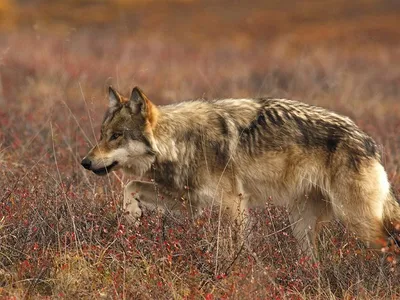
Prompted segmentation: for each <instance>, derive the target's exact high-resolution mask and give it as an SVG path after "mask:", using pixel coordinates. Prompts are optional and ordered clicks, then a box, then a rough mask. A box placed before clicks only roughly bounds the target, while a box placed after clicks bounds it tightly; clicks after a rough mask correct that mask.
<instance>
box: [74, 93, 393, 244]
mask: <svg viewBox="0 0 400 300" xmlns="http://www.w3.org/2000/svg"><path fill="white" fill-rule="evenodd" d="M81 164H82V166H83V167H84V168H86V169H88V170H91V171H92V172H94V173H95V174H97V175H106V174H108V173H110V172H111V171H114V170H118V169H122V170H123V171H124V172H125V173H128V174H132V175H135V176H137V177H139V178H151V181H150V182H145V181H140V180H138V181H132V182H130V183H129V184H128V185H127V186H126V187H125V190H124V209H125V210H126V212H127V214H128V216H127V217H128V220H130V221H132V222H134V221H135V220H137V219H138V218H140V217H141V216H142V214H143V209H144V208H152V209H153V208H156V209H160V210H162V211H164V212H165V211H177V212H179V211H181V210H182V208H183V207H184V208H185V209H188V210H189V211H190V213H191V214H192V216H196V215H198V214H200V213H201V212H202V211H203V210H204V209H205V208H207V207H210V206H211V205H219V206H220V208H221V209H223V211H224V212H227V214H228V215H229V216H230V217H231V218H232V220H235V222H236V223H237V224H239V225H240V227H241V228H242V227H244V226H243V224H248V223H249V218H250V216H249V208H252V207H257V206H263V205H265V203H266V202H267V201H269V199H272V201H273V203H275V204H277V205H285V206H287V207H288V211H289V219H290V222H291V226H292V230H293V234H294V236H295V237H296V238H297V240H298V241H299V244H300V247H301V249H303V250H304V251H309V250H310V249H315V248H316V240H317V237H318V234H319V231H320V229H321V227H322V225H323V224H324V223H325V222H328V221H330V220H332V219H333V218H335V219H339V220H340V221H341V222H343V224H345V225H346V226H347V227H348V228H349V229H350V230H351V231H353V232H354V233H355V234H356V235H358V237H359V238H361V239H362V240H363V241H364V242H365V244H366V245H367V247H371V248H375V249H381V248H382V247H386V246H387V243H388V241H389V240H396V237H395V236H394V233H395V231H396V230H395V229H396V228H397V227H398V223H399V221H400V206H399V204H398V202H397V200H396V198H395V197H394V194H393V192H392V189H391V186H390V184H389V182H388V178H387V174H386V172H385V170H384V168H383V166H382V164H381V160H380V154H379V149H378V147H377V144H376V143H375V142H374V140H373V139H372V138H371V137H370V136H368V135H367V134H366V133H364V132H363V131H362V130H360V129H359V128H358V127H357V126H356V124H355V123H354V122H353V121H352V120H351V119H349V118H348V117H345V116H342V115H339V114H337V113H335V112H331V111H328V110H326V109H324V108H320V107H316V106H312V105H308V104H305V103H302V102H298V101H293V100H286V99H275V98H257V99H223V100H213V101H204V100H194V101H186V102H181V103H176V104H170V105H164V106H156V105H155V104H154V103H153V102H152V101H150V100H149V98H148V97H147V96H146V95H145V94H144V93H143V91H142V90H141V89H139V88H138V87H135V88H134V89H133V90H132V92H131V95H130V97H129V98H127V97H124V96H123V95H121V94H120V93H119V92H118V91H116V90H115V89H113V88H112V87H110V88H109V107H108V109H107V112H106V114H105V117H104V120H103V123H102V126H101V137H100V140H99V141H98V143H97V144H96V145H95V146H94V147H93V148H92V149H91V150H90V151H89V153H88V154H87V155H86V157H84V159H83V160H82V162H81ZM159 194H162V197H160V196H159ZM241 230H242V229H241ZM391 243H392V245H393V242H391Z"/></svg>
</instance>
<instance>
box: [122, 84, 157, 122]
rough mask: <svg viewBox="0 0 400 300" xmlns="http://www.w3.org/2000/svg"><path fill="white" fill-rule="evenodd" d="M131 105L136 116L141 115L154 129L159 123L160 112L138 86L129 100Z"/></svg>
mask: <svg viewBox="0 0 400 300" xmlns="http://www.w3.org/2000/svg"><path fill="white" fill-rule="evenodd" d="M129 105H130V107H131V109H132V112H133V113H134V114H138V113H141V114H142V115H143V117H144V118H145V119H146V120H147V121H149V123H150V125H151V126H152V127H154V126H155V124H156V122H157V116H158V110H157V108H156V106H155V105H154V104H153V103H151V101H150V100H149V98H147V96H146V95H145V94H144V93H143V92H142V90H141V89H139V88H138V87H137V86H136V87H134V88H133V90H132V93H131V97H130V99H129Z"/></svg>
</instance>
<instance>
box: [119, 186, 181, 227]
mask: <svg viewBox="0 0 400 300" xmlns="http://www.w3.org/2000/svg"><path fill="white" fill-rule="evenodd" d="M186 194H187V192H184V193H182V192H179V191H170V190H168V189H167V188H165V187H162V186H159V185H156V184H155V183H152V182H142V181H141V182H138V181H131V182H129V183H128V184H127V185H126V187H125V190H124V210H125V212H126V217H127V220H128V221H129V222H132V223H135V222H137V221H138V219H139V218H140V217H141V216H142V214H143V209H148V210H157V211H159V212H161V213H179V212H180V211H182V209H184V208H185V201H186V200H185V198H188V197H187V195H186Z"/></svg>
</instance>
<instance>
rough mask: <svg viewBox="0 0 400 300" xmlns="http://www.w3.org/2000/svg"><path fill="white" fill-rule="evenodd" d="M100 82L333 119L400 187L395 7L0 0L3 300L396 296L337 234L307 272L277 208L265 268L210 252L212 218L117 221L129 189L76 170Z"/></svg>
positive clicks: (327, 1) (166, 97)
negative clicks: (250, 100) (284, 107)
mask: <svg viewBox="0 0 400 300" xmlns="http://www.w3.org/2000/svg"><path fill="white" fill-rule="evenodd" d="M109 85H112V86H114V87H115V88H117V89H118V90H120V91H121V92H122V93H123V94H125V95H127V94H128V93H129V92H130V90H131V89H132V87H134V86H136V85H137V86H140V87H141V88H142V89H143V90H144V92H145V93H146V94H147V95H148V96H149V98H150V99H152V100H153V102H154V103H156V104H165V103H171V102H178V101H182V100H187V99H194V98H204V99H213V98H223V97H233V98H240V97H260V96H275V97H280V98H291V99H296V100H301V101H304V102H307V103H310V104H316V105H319V106H323V107H326V108H329V109H332V110H334V111H337V112H339V113H342V114H345V115H348V116H350V117H351V118H353V119H354V120H355V122H356V123H357V124H358V125H359V126H360V127H361V128H362V129H363V130H364V131H366V132H367V133H368V134H370V135H371V136H372V137H373V138H374V139H375V140H376V141H377V142H378V144H379V147H380V150H381V154H382V163H383V165H384V166H385V169H386V170H387V172H388V175H389V179H390V181H391V182H392V183H393V187H394V190H395V191H396V192H397V191H398V189H399V188H400V155H399V152H400V151H399V149H400V148H399V146H400V135H399V132H400V1H398V0H381V1H378V0H352V1H345V0H307V1H289V0H270V1H261V0H253V1H238V0H232V1H227V0H201V1H200V0H181V1H178V0H176V1H173V0H171V1H169V0H164V1H161V0H160V1H157V0H153V1H145V0H132V1H129V0H115V1H111V0H82V1H77V0H71V1H62V0H51V1H50V0H49V1H44V0H31V1H29V0H0V178H1V180H0V190H1V191H2V193H3V196H1V195H0V197H2V198H0V297H2V296H5V297H7V296H8V297H11V296H16V295H17V298H26V296H27V295H29V294H31V295H42V296H43V295H47V296H48V295H52V296H53V297H55V298H57V297H60V298H62V296H63V295H64V296H65V297H66V298H69V299H74V298H75V299H78V298H81V297H83V296H88V295H97V296H99V295H103V296H104V295H105V298H107V297H111V296H112V295H114V297H116V298H118V297H120V298H124V297H125V296H127V298H129V297H130V298H131V299H135V298H136V299H139V298H140V299H142V298H143V299H151V298H159V299H161V298H163V297H164V298H169V299H172V298H179V297H182V298H184V297H189V298H190V295H192V298H196V297H197V298H200V296H199V295H201V296H202V298H205V299H212V298H210V297H208V296H207V293H210V294H213V295H215V297H216V298H224V297H225V299H227V298H229V297H234V296H236V297H237V298H238V299H245V298H248V297H249V295H252V298H253V299H255V298H257V297H259V298H265V299H277V297H280V298H281V299H283V298H286V296H285V295H294V296H293V297H294V298H293V299H303V298H304V299H307V298H309V299H328V298H329V299H337V298H345V299H353V298H357V297H361V298H363V299H376V298H378V297H379V298H393V297H396V295H397V296H398V295H400V289H399V286H398V282H399V280H400V279H399V278H400V273H399V272H398V270H397V268H396V269H395V268H391V266H387V265H383V264H382V260H381V257H380V256H379V257H378V256H373V255H372V256H371V255H369V256H368V255H364V254H363V253H364V252H362V251H363V250H362V249H364V248H362V246H360V245H359V243H357V241H356V239H354V238H352V237H351V236H350V235H349V234H348V233H346V230H345V229H343V228H342V227H340V226H339V225H338V224H334V225H333V226H335V227H334V230H332V231H331V232H330V236H329V238H327V239H326V240H327V241H328V242H327V243H326V244H325V247H324V248H323V251H321V253H324V259H325V260H327V261H328V263H326V264H325V265H322V266H321V267H318V268H317V267H316V266H313V267H311V268H310V266H309V265H307V264H305V263H304V262H305V261H306V260H304V259H303V258H299V256H298V252H297V251H296V244H295V242H293V240H292V238H291V231H290V225H289V223H288V220H287V214H286V211H285V210H284V209H277V210H274V209H272V210H271V207H270V206H268V209H265V210H262V211H261V212H260V215H261V216H260V218H258V220H260V223H259V224H258V225H257V226H259V227H258V229H257V231H256V232H254V236H255V238H257V241H258V244H257V245H258V246H257V247H255V249H256V251H257V255H258V256H259V257H260V258H261V264H260V262H257V263H256V262H254V260H253V259H252V258H251V256H250V255H247V254H246V252H245V251H244V254H243V253H241V251H242V249H240V250H239V252H237V251H236V250H235V249H233V250H232V247H231V246H229V245H231V244H230V240H229V238H227V239H225V238H224V239H222V240H221V241H222V242H221V243H222V244H224V243H225V244H224V245H225V246H226V247H225V246H224V247H225V248H223V250H222V248H221V249H220V250H218V245H217V244H216V243H217V242H216V239H214V238H213V237H215V236H216V232H218V233H219V231H217V230H219V228H218V229H216V226H215V225H216V224H213V223H211V224H208V223H207V224H206V225H205V226H202V225H198V224H197V225H196V224H192V223H191V222H186V223H185V222H181V221H179V220H174V222H175V223H172V225H168V224H167V227H168V226H170V227H168V228H170V229H171V230H168V231H167V230H165V228H164V227H162V230H161V227H160V226H161V225H160V224H161V223H160V219H158V218H156V217H157V216H152V218H150V219H148V223H147V225H146V226H145V227H143V228H141V229H137V228H132V226H129V225H128V224H126V223H124V221H123V218H122V210H121V205H122V187H123V184H124V183H126V182H127V181H128V180H129V179H130V178H127V177H124V176H123V175H122V174H120V173H113V174H111V175H110V176H108V177H107V178H99V177H96V176H95V175H93V174H90V173H89V172H85V171H84V170H83V168H82V167H81V166H80V164H79V162H80V161H81V159H82V157H83V155H85V154H86V153H87V151H88V149H89V148H90V147H91V146H92V145H93V144H94V143H95V141H96V138H98V136H99V128H100V123H101V120H102V116H103V114H104V111H105V109H106V107H107V104H108V103H107V102H108V100H107V88H108V86H109ZM146 220H147V219H146ZM149 224H150V225H149ZM157 224H158V225H157ZM156 225H157V226H158V227H157V226H156ZM162 226H165V224H164V223H162ZM266 232H267V233H271V232H272V233H273V234H268V235H267V236H266V234H265V233H266ZM337 233H339V234H338V235H336V234H337ZM159 241H163V243H161V242H159ZM176 245H179V247H178V246H176ZM204 245H206V246H204ZM199 249H206V250H207V251H206V250H204V251H203V250H201V251H200V250H199ZM360 249H361V250H360ZM235 251H236V252H235ZM357 255H358V256H357ZM361 256H362V259H361ZM249 257H250V258H249ZM170 258H171V260H169V259H170ZM172 258H173V260H172ZM392 262H394V263H395V262H396V260H394V259H392ZM382 265H383V266H382ZM160 266H161V267H160ZM127 267H129V268H127ZM144 270H145V271H144ZM160 270H161V271H160ZM226 270H229V271H232V272H231V273H229V276H227V277H226V278H225V277H224V276H225V275H223V276H222V275H221V276H222V277H218V276H220V274H222V273H223V272H225V271H226ZM234 271H235V272H237V274H239V275H237V276H236V275H232V274H234ZM221 272H222V273H221ZM382 274H383V275H382ZM74 276H75V277H74ZM138 278H140V280H139V281H138V280H137V279H138ZM215 278H219V279H221V278H223V280H219V279H218V280H215ZM271 278H273V282H272V283H271ZM125 281H126V282H129V285H125ZM166 282H169V284H172V285H167V284H166ZM88 283H91V284H88ZM144 283H145V285H144ZM266 283H269V285H268V284H266ZM392 283H393V284H392ZM144 287H145V288H144ZM266 287H268V288H266ZM377 287H378V288H377ZM379 287H381V288H379ZM268 289H269V290H268ZM193 291H194V292H193ZM196 292H198V294H196ZM190 293H192V294H190ZM251 293H253V294H251ZM285 293H289V294H285ZM177 295H178V296H177ZM188 295H189V296H188ZM224 295H225V296H224ZM336 297H337V298H336ZM97 298H98V297H97ZM103 298H104V297H103ZM289 298H290V297H289Z"/></svg>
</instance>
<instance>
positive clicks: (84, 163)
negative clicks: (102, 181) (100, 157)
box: [81, 157, 92, 170]
mask: <svg viewBox="0 0 400 300" xmlns="http://www.w3.org/2000/svg"><path fill="white" fill-rule="evenodd" d="M81 165H82V167H84V168H85V169H87V170H90V166H91V165H92V162H91V161H90V159H88V158H87V157H85V158H84V159H83V160H82V161H81Z"/></svg>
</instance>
